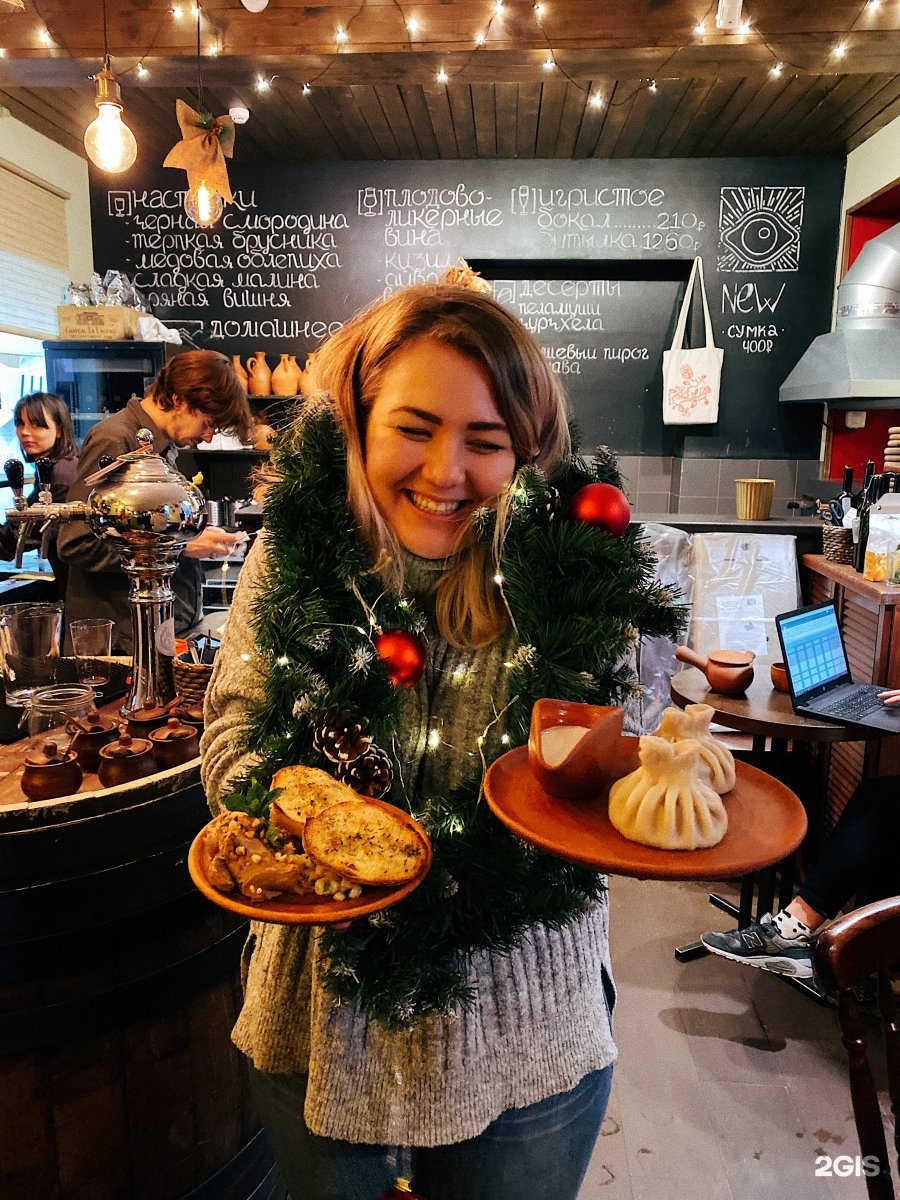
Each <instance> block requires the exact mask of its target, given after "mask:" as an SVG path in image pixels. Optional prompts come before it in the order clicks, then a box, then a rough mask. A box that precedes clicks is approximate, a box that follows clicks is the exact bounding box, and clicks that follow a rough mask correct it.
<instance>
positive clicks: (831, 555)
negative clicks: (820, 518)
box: [822, 525, 853, 567]
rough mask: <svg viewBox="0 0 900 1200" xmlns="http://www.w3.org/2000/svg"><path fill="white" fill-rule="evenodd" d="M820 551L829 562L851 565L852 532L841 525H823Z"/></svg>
mask: <svg viewBox="0 0 900 1200" xmlns="http://www.w3.org/2000/svg"><path fill="white" fill-rule="evenodd" d="M822 552H823V554H824V555H825V557H826V558H827V559H828V561H829V562H833V563H843V564H844V565H845V566H848V567H849V566H852V565H853V533H852V531H851V530H849V529H844V527H843V526H842V525H823V527H822Z"/></svg>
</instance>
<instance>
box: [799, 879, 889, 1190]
mask: <svg viewBox="0 0 900 1200" xmlns="http://www.w3.org/2000/svg"><path fill="white" fill-rule="evenodd" d="M815 963H816V969H817V971H818V973H819V975H820V977H821V978H822V979H823V981H824V982H826V983H830V984H832V985H833V986H836V987H837V989H838V1018H839V1020H840V1026H841V1038H842V1041H843V1043H844V1046H845V1047H846V1050H847V1058H848V1066H849V1074H850V1095H851V1097H852V1100H853V1116H854V1118H855V1120H856V1130H857V1134H858V1136H859V1147H860V1150H861V1151H862V1159H863V1164H862V1165H863V1171H864V1173H865V1179H866V1187H867V1189H868V1193H869V1197H870V1200H895V1192H894V1186H893V1184H892V1182H891V1166H890V1159H889V1157H888V1150H887V1139H886V1137H885V1129H884V1121H883V1120H882V1114H881V1108H880V1106H879V1102H878V1092H877V1089H876V1087H875V1081H874V1079H873V1077H872V1070H871V1067H870V1065H869V1058H868V1048H867V1045H866V1028H865V1023H864V1021H863V1018H862V1015H861V1014H860V1011H859V1006H858V1005H857V1002H856V998H855V996H854V994H853V987H854V985H855V984H857V983H859V982H861V981H862V980H863V979H866V978H868V977H869V976H870V975H872V974H875V973H877V975H878V1008H879V1012H880V1014H881V1020H882V1025H883V1030H884V1039H885V1046H886V1050H887V1071H888V1093H889V1095H890V1100H891V1112H892V1113H893V1118H894V1151H895V1157H896V1160H897V1168H898V1171H900V1029H898V1017H897V1001H896V997H895V995H894V993H893V990H892V987H891V979H890V975H889V973H888V972H889V970H890V969H891V968H893V967H896V966H897V964H900V896H895V897H893V898H892V899H889V900H878V901H876V902H875V903H874V904H866V905H865V906H864V907H862V908H857V909H855V910H854V911H853V912H851V913H848V914H847V915H846V916H844V917H838V919H837V920H836V921H834V923H833V924H832V925H830V926H829V927H828V928H827V929H826V930H825V931H824V932H823V933H821V934H820V935H819V937H818V939H817V942H816V948H815Z"/></svg>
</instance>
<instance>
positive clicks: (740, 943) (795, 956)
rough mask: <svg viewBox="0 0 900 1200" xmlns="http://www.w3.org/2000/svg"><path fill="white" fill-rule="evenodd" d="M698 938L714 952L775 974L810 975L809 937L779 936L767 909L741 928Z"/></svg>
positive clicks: (799, 976) (810, 954)
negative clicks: (763, 913)
mask: <svg viewBox="0 0 900 1200" xmlns="http://www.w3.org/2000/svg"><path fill="white" fill-rule="evenodd" d="M700 941H701V942H702V943H703V945H704V946H705V947H706V948H707V950H709V951H711V952H712V953H713V954H719V955H721V956H722V958H730V959H733V960H734V962H742V963H747V964H748V966H751V967H762V969H763V970H764V971H772V972H774V973H775V974H776V975H791V976H793V977H794V978H795V979H811V978H812V973H813V964H812V941H811V939H810V938H808V937H798V938H786V937H782V935H781V934H780V933H779V932H778V926H777V925H776V924H775V918H774V917H773V916H772V914H771V913H766V915H765V916H764V917H762V918H760V920H759V921H752V922H751V923H750V924H749V925H747V926H746V928H744V929H732V930H729V931H728V932H727V933H718V932H713V933H701V935H700Z"/></svg>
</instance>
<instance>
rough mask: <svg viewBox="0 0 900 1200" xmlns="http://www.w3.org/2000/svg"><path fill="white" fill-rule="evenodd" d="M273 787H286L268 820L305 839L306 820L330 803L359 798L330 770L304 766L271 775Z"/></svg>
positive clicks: (287, 768)
mask: <svg viewBox="0 0 900 1200" xmlns="http://www.w3.org/2000/svg"><path fill="white" fill-rule="evenodd" d="M269 786H270V787H272V788H284V791H283V792H282V793H281V795H280V796H278V797H277V798H276V799H275V800H273V801H272V805H271V808H270V811H269V820H270V821H271V822H272V824H273V825H277V826H278V828H279V829H281V830H283V831H284V832H285V833H290V834H293V835H294V836H295V837H302V836H303V830H304V827H305V826H306V822H307V820H308V819H309V818H310V817H312V816H314V815H315V814H316V813H318V812H321V811H322V809H324V808H328V806H329V805H331V804H340V803H341V802H342V801H345V800H357V799H358V798H359V797H358V796H357V794H356V792H354V791H353V789H352V788H349V787H347V785H346V784H345V783H341V782H340V781H339V780H337V779H335V778H334V777H333V776H331V775H329V774H328V772H327V771H320V770H319V769H318V768H317V767H306V766H302V765H298V766H294V767H282V768H281V770H280V771H276V772H275V774H274V775H273V776H272V782H271V783H270V784H269Z"/></svg>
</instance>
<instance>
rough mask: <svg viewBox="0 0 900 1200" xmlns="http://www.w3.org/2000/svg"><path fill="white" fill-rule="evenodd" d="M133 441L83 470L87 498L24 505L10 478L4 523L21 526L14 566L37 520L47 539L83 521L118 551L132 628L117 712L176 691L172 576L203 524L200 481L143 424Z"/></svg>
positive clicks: (164, 699)
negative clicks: (156, 448) (125, 688)
mask: <svg viewBox="0 0 900 1200" xmlns="http://www.w3.org/2000/svg"><path fill="white" fill-rule="evenodd" d="M137 440H138V445H139V447H140V448H139V449H138V450H136V451H134V452H132V453H130V454H122V455H120V456H119V458H117V459H114V460H113V461H112V462H110V463H108V464H107V465H106V466H103V467H101V469H100V470H99V471H96V472H95V473H94V474H93V475H89V476H88V477H87V479H86V480H85V482H86V483H87V484H89V485H94V486H93V491H91V493H90V494H89V495H88V498H87V500H83V501H72V502H71V503H65V504H53V503H49V502H47V503H42V502H41V501H42V498H43V496H44V495H48V493H46V492H42V493H41V498H39V500H38V503H37V504H32V505H30V506H25V505H23V504H22V498H21V494H20V493H19V491H18V489H17V488H16V487H15V484H13V487H14V491H15V492H16V507H15V508H11V509H8V510H7V513H6V519H7V521H8V522H9V523H10V524H19V525H21V526H22V528H21V530H20V532H19V537H18V545H17V562H18V564H19V565H21V548H22V545H23V543H24V541H25V537H26V535H27V533H28V532H29V530H30V529H32V528H33V527H34V526H35V525H38V524H40V525H41V527H42V528H41V533H42V534H43V535H44V539H45V540H46V537H47V534H48V531H49V529H50V528H52V525H53V524H54V523H57V522H66V521H86V522H87V524H88V525H89V526H90V528H91V531H92V532H93V534H94V536H95V537H98V538H100V540H101V541H104V542H108V543H109V544H110V545H111V546H112V547H114V548H115V550H116V551H117V553H118V554H119V556H120V558H121V560H122V567H123V568H124V570H125V573H126V575H127V576H128V579H129V583H130V586H129V591H128V600H129V603H130V605H131V622H132V629H133V632H134V662H133V666H132V672H131V691H130V692H129V694H128V697H127V699H126V700H125V703H124V704H123V705H122V710H121V711H122V715H123V716H130V715H131V714H132V713H134V712H135V711H136V710H137V709H140V708H155V707H158V706H160V705H163V704H166V703H167V702H168V701H169V700H171V699H172V698H173V697H174V695H175V685H174V681H173V677H172V659H173V658H174V657H175V616H174V596H173V593H172V585H171V579H172V575H173V573H174V571H175V568H176V567H177V565H178V560H179V558H180V557H181V553H182V551H183V549H184V546H185V544H186V543H187V542H189V541H190V540H191V538H194V537H196V536H197V534H198V533H200V532H201V531H202V529H203V528H204V526H205V524H206V516H205V504H206V502H205V500H204V497H203V494H202V493H201V492H200V490H199V488H196V487H195V486H194V485H193V484H192V483H190V482H189V481H188V480H187V479H185V477H184V476H183V475H181V474H180V473H179V472H178V471H176V470H175V469H174V467H170V466H169V464H168V463H167V462H166V460H165V459H164V458H162V457H161V456H160V455H159V454H154V453H153V435H152V434H151V433H150V431H149V430H147V429H140V430H138V434H137ZM10 483H11V484H12V483H13V480H12V479H10ZM48 499H49V495H48Z"/></svg>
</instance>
